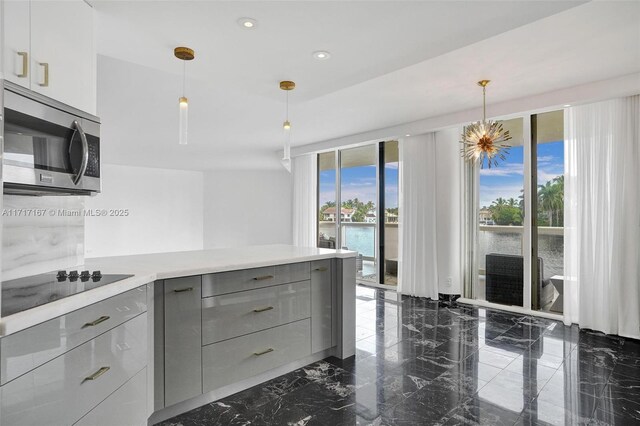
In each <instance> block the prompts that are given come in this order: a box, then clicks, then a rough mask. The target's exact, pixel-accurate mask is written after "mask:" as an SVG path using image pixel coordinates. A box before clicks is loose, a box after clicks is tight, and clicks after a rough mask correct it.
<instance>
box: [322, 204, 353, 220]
mask: <svg viewBox="0 0 640 426" xmlns="http://www.w3.org/2000/svg"><path fill="white" fill-rule="evenodd" d="M336 211H337V210H336V208H335V207H329V208H327V209H326V210H325V211H324V212H322V216H323V218H322V220H324V221H325V222H335V221H336ZM354 212H355V210H354V209H347V208H345V207H343V208H342V209H340V220H341V221H342V222H351V217H352V216H353V213H354Z"/></svg>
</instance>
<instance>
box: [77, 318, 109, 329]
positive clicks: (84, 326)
mask: <svg viewBox="0 0 640 426" xmlns="http://www.w3.org/2000/svg"><path fill="white" fill-rule="evenodd" d="M109 318H111V317H108V316H106V315H103V316H101V317H100V318H98V319H97V320H94V321H91V322H87V323H85V324H84V325H83V326H82V328H86V327H94V326H96V325H98V324H100V323H101V322H105V321H106V320H108V319H109Z"/></svg>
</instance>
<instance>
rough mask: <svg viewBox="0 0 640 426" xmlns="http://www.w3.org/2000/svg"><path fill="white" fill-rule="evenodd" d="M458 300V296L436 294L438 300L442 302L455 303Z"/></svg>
mask: <svg viewBox="0 0 640 426" xmlns="http://www.w3.org/2000/svg"><path fill="white" fill-rule="evenodd" d="M458 299H460V295H459V294H444V293H438V300H440V301H442V302H455V301H456V300H458Z"/></svg>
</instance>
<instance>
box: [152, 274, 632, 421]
mask: <svg viewBox="0 0 640 426" xmlns="http://www.w3.org/2000/svg"><path fill="white" fill-rule="evenodd" d="M356 317H357V330H356V331H357V336H358V340H357V342H356V355H355V356H354V357H351V358H349V359H344V360H343V359H338V358H335V357H329V358H327V359H325V360H323V361H320V362H316V363H314V364H311V365H308V366H306V367H303V368H300V369H298V370H296V371H293V372H291V373H288V374H285V375H283V376H280V377H278V378H276V379H273V380H270V381H268V382H265V383H262V384H260V385H257V386H254V387H252V388H250V389H247V390H245V391H242V392H239V393H237V394H235V395H231V396H229V397H227V398H223V399H221V400H219V401H216V402H214V403H211V404H207V405H205V406H203V407H200V408H197V409H195V410H191V411H189V412H187V413H184V414H181V415H179V416H177V417H175V418H172V419H169V420H167V421H165V422H163V423H161V424H162V425H163V426H178V425H180V426H201V425H252V426H255V425H273V426H280V425H297V426H307V425H309V426H316V425H326V426H352V425H371V426H401V425H420V426H425V425H624V426H627V425H635V424H638V425H640V342H638V341H634V340H629V339H623V338H620V337H617V336H608V335H605V334H602V333H597V332H591V331H584V330H580V329H579V328H577V327H575V326H572V327H566V326H564V325H563V324H562V323H560V322H558V321H553V320H548V319H543V318H537V317H533V316H530V315H517V314H513V313H510V312H503V311H498V310H492V309H488V308H479V307H475V306H467V305H460V304H457V303H455V302H454V303H450V302H441V301H433V300H429V299H423V298H416V297H407V296H399V295H397V294H395V293H393V292H385V291H384V290H379V289H372V288H367V287H362V286H359V287H358V288H357V301H356Z"/></svg>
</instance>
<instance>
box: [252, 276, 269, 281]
mask: <svg viewBox="0 0 640 426" xmlns="http://www.w3.org/2000/svg"><path fill="white" fill-rule="evenodd" d="M272 278H273V275H263V276H261V277H255V278H254V280H255V281H264V280H270V279H272Z"/></svg>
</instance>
